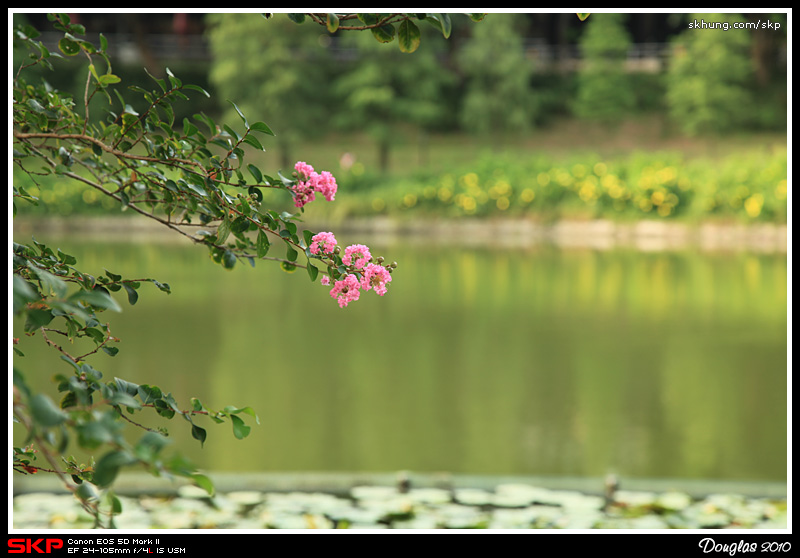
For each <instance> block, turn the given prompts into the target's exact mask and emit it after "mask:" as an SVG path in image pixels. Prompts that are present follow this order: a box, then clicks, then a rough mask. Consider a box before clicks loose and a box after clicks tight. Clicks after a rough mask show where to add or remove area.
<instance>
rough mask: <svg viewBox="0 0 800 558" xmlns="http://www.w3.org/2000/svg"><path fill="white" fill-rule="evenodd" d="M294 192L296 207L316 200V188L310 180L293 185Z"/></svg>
mask: <svg viewBox="0 0 800 558" xmlns="http://www.w3.org/2000/svg"><path fill="white" fill-rule="evenodd" d="M292 191H293V192H294V205H295V207H303V206H304V205H305V204H307V203H309V202H312V201H314V197H315V194H314V188H313V187H312V185H311V184H310V183H309V182H298V183H297V184H295V185H294V186H292Z"/></svg>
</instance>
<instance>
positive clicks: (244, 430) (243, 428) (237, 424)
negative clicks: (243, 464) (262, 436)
mask: <svg viewBox="0 0 800 558" xmlns="http://www.w3.org/2000/svg"><path fill="white" fill-rule="evenodd" d="M230 417H231V423H232V424H233V435H234V436H235V437H236V439H237V440H243V439H244V438H246V437H247V435H248V434H250V427H249V426H247V425H246V424H245V423H244V421H243V420H242V419H240V418H239V417H237V416H236V415H231V416H230Z"/></svg>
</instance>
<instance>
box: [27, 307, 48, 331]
mask: <svg viewBox="0 0 800 558" xmlns="http://www.w3.org/2000/svg"><path fill="white" fill-rule="evenodd" d="M52 320H53V313H52V312H50V311H49V310H40V309H33V310H29V311H28V312H27V313H26V314H25V326H24V329H25V332H26V333H30V332H32V331H35V330H37V329H39V328H40V327H42V326H46V325H47V324H49V323H50V322H51V321H52Z"/></svg>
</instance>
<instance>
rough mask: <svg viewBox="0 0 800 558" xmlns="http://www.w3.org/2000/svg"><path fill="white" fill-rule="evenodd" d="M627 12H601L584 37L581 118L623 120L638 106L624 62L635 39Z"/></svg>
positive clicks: (579, 95)
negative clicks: (627, 28)
mask: <svg viewBox="0 0 800 558" xmlns="http://www.w3.org/2000/svg"><path fill="white" fill-rule="evenodd" d="M624 24H625V14H601V15H600V17H595V18H592V19H591V20H590V22H587V26H586V32H585V33H584V34H583V35H582V36H581V40H580V48H581V54H582V56H583V60H582V62H583V63H582V65H581V66H580V68H579V70H578V72H577V76H576V78H577V92H576V96H575V107H574V112H575V114H576V115H577V116H578V117H579V118H588V119H593V120H601V121H603V122H607V123H614V122H621V121H623V120H624V119H625V118H626V117H627V116H630V114H631V111H632V110H634V108H635V106H636V92H635V90H634V88H633V80H632V79H631V74H630V73H629V72H628V71H627V70H626V68H625V61H626V58H627V56H628V50H629V49H630V47H631V44H632V41H631V37H630V35H629V33H628V31H627V30H626V29H625V26H624Z"/></svg>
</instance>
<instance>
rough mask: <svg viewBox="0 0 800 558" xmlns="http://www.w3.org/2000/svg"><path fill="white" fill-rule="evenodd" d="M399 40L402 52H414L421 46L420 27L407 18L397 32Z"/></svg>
mask: <svg viewBox="0 0 800 558" xmlns="http://www.w3.org/2000/svg"><path fill="white" fill-rule="evenodd" d="M397 41H398V44H399V45H400V51H401V52H414V51H415V50H417V48H419V43H420V32H419V27H417V25H416V24H415V23H414V22H413V21H411V20H410V19H406V20H405V21H403V22H402V23H401V24H400V28H399V30H398V32H397Z"/></svg>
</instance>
